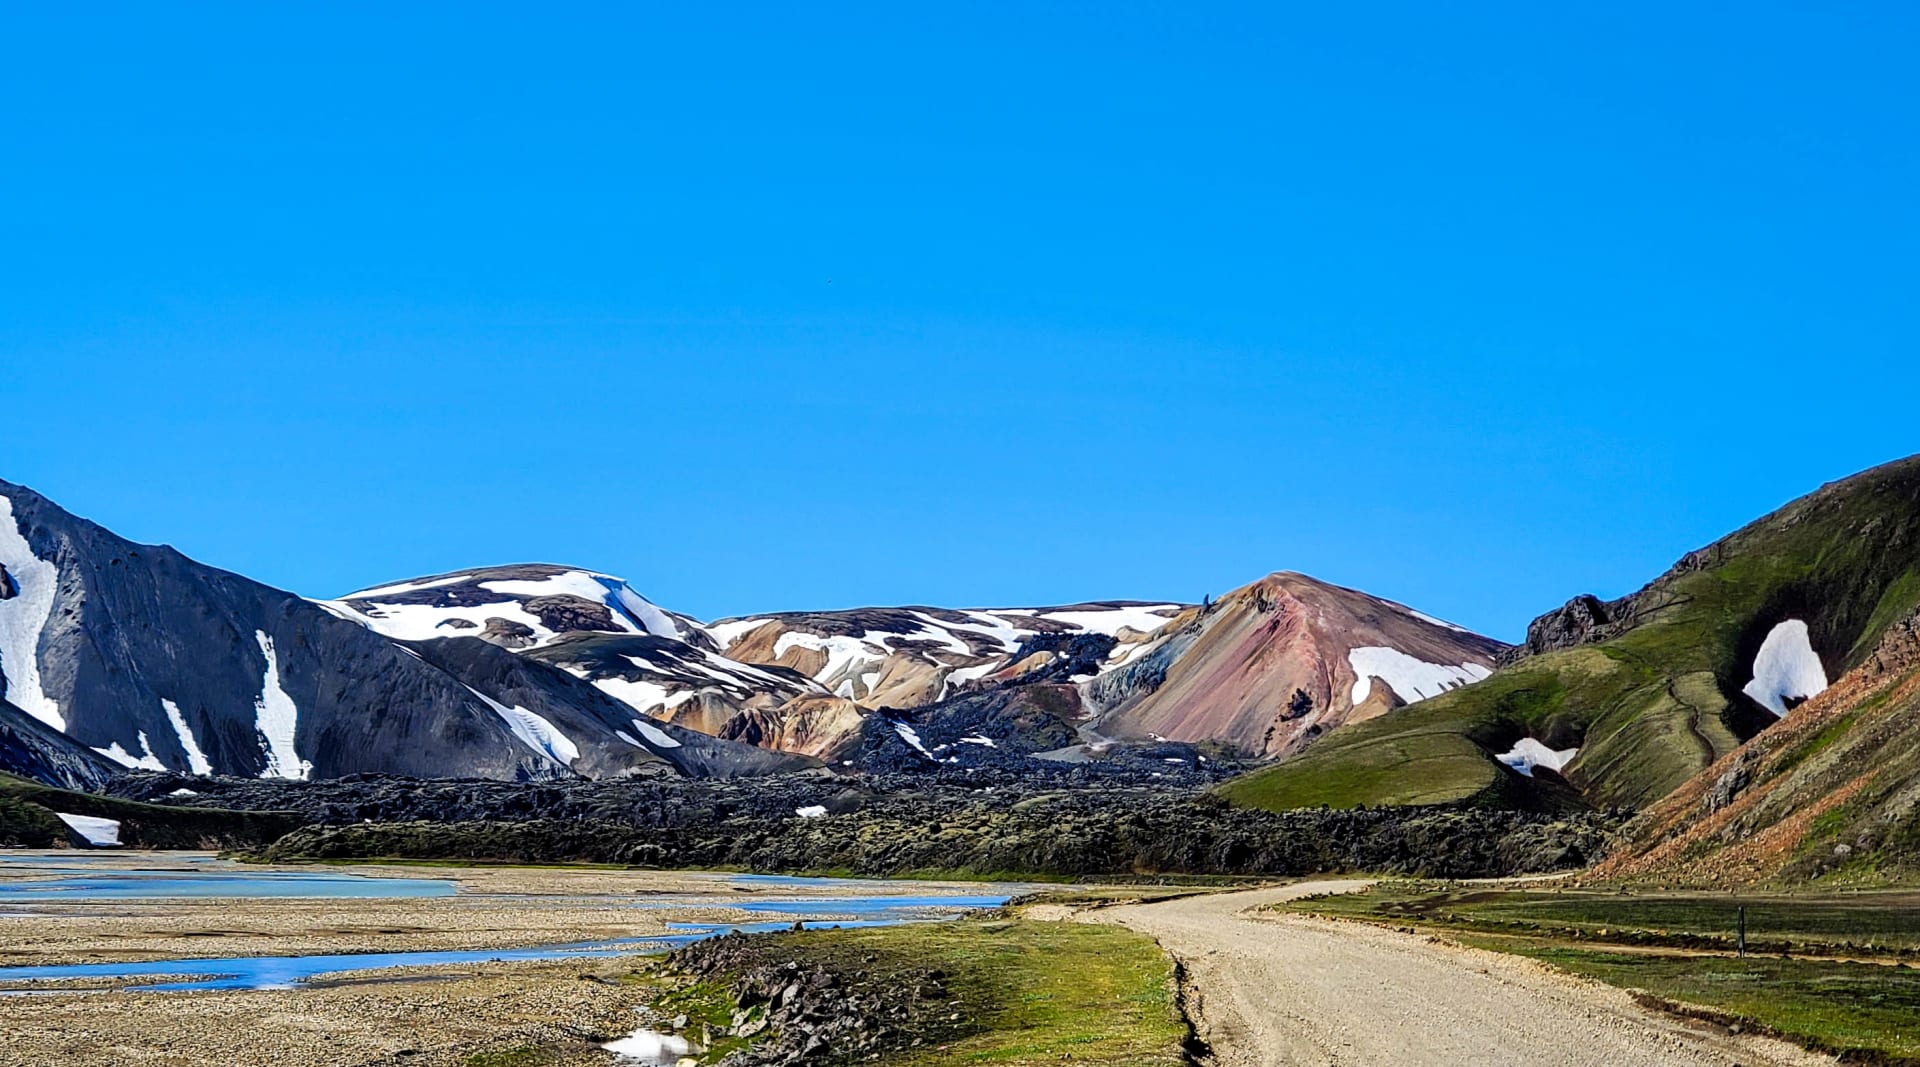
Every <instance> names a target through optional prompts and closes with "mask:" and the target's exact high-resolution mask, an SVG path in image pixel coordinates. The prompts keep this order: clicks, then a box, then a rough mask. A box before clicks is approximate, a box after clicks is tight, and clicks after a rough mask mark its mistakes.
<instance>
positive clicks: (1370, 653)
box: [1347, 645, 1493, 704]
mask: <svg viewBox="0 0 1920 1067" xmlns="http://www.w3.org/2000/svg"><path fill="white" fill-rule="evenodd" d="M1347 662H1348V663H1349V664H1352V666H1353V678H1354V680H1353V703H1355V704H1359V703H1360V702H1361V701H1363V700H1365V699H1367V694H1368V693H1371V692H1373V680H1374V679H1375V678H1379V679H1382V680H1383V681H1385V682H1386V683H1387V684H1388V685H1390V686H1392V687H1393V691H1394V692H1395V693H1397V694H1399V696H1400V699H1402V700H1404V701H1406V702H1407V703H1409V704H1413V703H1417V702H1419V701H1422V700H1425V699H1427V698H1428V697H1436V696H1439V695H1440V694H1441V693H1444V692H1446V691H1447V690H1449V689H1457V688H1459V687H1460V686H1463V685H1468V684H1471V683H1473V682H1477V681H1479V680H1480V679H1482V678H1485V677H1486V676H1487V675H1489V674H1492V673H1493V672H1492V671H1491V670H1489V669H1487V668H1486V667H1483V666H1481V665H1480V664H1478V663H1462V664H1458V665H1456V666H1448V665H1447V664H1444V663H1428V662H1427V661H1426V660H1423V659H1417V658H1415V657H1413V656H1409V655H1407V654H1406V653H1405V652H1402V651H1400V650H1399V649H1397V648H1387V647H1384V646H1381V645H1367V646H1363V647H1361V648H1356V649H1352V650H1350V651H1349V652H1348V653H1347Z"/></svg>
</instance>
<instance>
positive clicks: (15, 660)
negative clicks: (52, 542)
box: [0, 496, 67, 730]
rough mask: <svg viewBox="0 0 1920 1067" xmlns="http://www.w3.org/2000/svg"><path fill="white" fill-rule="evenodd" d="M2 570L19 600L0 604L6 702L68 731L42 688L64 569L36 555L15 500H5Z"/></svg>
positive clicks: (0, 505) (1, 505) (0, 528)
mask: <svg viewBox="0 0 1920 1067" xmlns="http://www.w3.org/2000/svg"><path fill="white" fill-rule="evenodd" d="M0 565H3V566H5V567H6V568H7V573H8V574H11V575H13V580H14V584H16V585H18V586H19V587H20V591H19V593H18V595H16V596H13V597H10V598H8V599H6V600H0V672H4V673H5V675H6V679H7V699H8V700H10V701H12V702H13V703H14V704H15V705H16V706H18V707H19V708H20V710H21V711H24V712H26V713H27V714H29V715H31V716H33V717H34V718H36V719H39V720H40V721H41V722H44V723H46V724H47V725H48V726H51V727H53V728H54V729H56V730H65V729H66V728H67V718H66V716H65V715H62V714H61V713H60V705H59V704H57V703H55V702H54V700H53V698H52V697H49V696H48V695H47V694H46V691H45V690H44V689H43V688H41V682H40V634H41V632H42V631H44V630H45V629H46V628H47V619H48V618H50V617H51V616H52V615H53V594H54V591H55V586H56V585H57V584H58V582H59V578H60V569H59V568H58V567H55V566H54V565H53V564H52V563H51V562H49V561H47V560H44V559H41V558H40V557H38V556H36V555H34V554H33V548H32V546H30V545H28V544H27V536H26V531H24V530H22V529H20V526H19V524H18V522H16V521H15V519H14V517H13V500H12V499H11V498H9V497H6V496H0Z"/></svg>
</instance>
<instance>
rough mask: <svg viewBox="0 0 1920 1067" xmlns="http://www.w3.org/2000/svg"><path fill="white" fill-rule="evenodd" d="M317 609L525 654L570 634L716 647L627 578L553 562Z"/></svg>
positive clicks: (392, 630) (395, 589)
mask: <svg viewBox="0 0 1920 1067" xmlns="http://www.w3.org/2000/svg"><path fill="white" fill-rule="evenodd" d="M319 603H320V604H321V606H323V607H325V608H327V609H329V610H331V611H333V612H334V613H335V614H338V615H339V616H341V617H342V618H345V619H350V620H352V621H355V622H358V623H361V624H362V625H365V626H367V627H369V628H371V629H374V630H378V631H379V632H381V633H383V634H385V635H387V636H388V637H392V638H395V639H397V640H401V641H429V640H432V639H433V638H436V637H478V638H480V639H481V640H482V641H486V642H488V643H490V644H495V645H499V646H500V647H502V648H511V649H523V648H532V647H535V646H537V645H541V644H544V643H546V642H549V641H552V640H554V639H555V638H557V637H559V636H560V635H562V634H566V633H573V632H576V631H597V632H601V633H628V634H652V635H654V636H656V637H666V638H671V639H673V640H675V641H688V640H691V641H693V642H695V643H697V644H700V645H702V646H703V647H709V648H710V647H711V642H709V641H706V640H705V635H704V634H703V633H702V632H701V628H700V624H699V623H697V622H695V621H693V620H692V619H689V618H686V617H685V616H679V615H674V614H673V613H672V612H668V611H663V610H661V609H660V608H659V607H657V606H655V605H654V603H653V602H652V601H650V600H648V599H647V598H646V597H643V596H641V595H640V594H639V593H636V592H634V591H633V588H632V587H631V586H629V585H627V583H626V582H624V581H622V580H621V579H619V578H615V577H613V576H612V575H607V574H598V573H595V572H593V571H586V570H579V569H577V568H573V567H557V566H554V565H553V564H550V563H523V564H519V565H517V566H510V567H478V568H472V569H469V570H464V571H457V572H454V573H450V574H437V575H433V576H431V577H427V578H414V579H411V580H408V581H404V582H396V583H394V584H392V585H383V586H379V587H378V588H374V589H363V590H361V591H360V592H357V593H348V594H347V595H346V596H343V597H341V598H340V599H338V600H326V601H319Z"/></svg>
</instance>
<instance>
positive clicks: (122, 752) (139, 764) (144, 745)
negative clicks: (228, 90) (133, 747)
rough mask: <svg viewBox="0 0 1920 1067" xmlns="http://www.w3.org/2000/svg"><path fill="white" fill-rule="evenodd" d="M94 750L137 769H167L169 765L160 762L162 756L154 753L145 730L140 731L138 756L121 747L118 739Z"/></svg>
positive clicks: (122, 764)
mask: <svg viewBox="0 0 1920 1067" xmlns="http://www.w3.org/2000/svg"><path fill="white" fill-rule="evenodd" d="M94 751H95V752H98V753H100V754H101V755H102V756H105V757H107V758H108V759H110V760H112V761H113V762H115V763H118V764H120V765H121V766H122V767H132V768H134V769H135V770H141V771H164V770H166V769H167V765H166V764H164V763H162V762H160V757H159V756H156V755H154V754H153V744H152V742H150V741H148V740H147V732H146V731H145V730H142V731H140V755H138V756H136V755H134V754H133V753H131V752H128V751H127V750H126V749H124V748H121V747H120V742H118V741H115V742H113V743H112V744H110V745H108V746H107V747H105V748H95V749H94Z"/></svg>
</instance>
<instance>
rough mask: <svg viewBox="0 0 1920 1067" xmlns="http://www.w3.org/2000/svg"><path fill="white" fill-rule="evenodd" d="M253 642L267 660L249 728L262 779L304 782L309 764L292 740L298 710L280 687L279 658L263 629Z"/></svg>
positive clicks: (271, 639)
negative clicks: (262, 765) (262, 762)
mask: <svg viewBox="0 0 1920 1067" xmlns="http://www.w3.org/2000/svg"><path fill="white" fill-rule="evenodd" d="M253 639H254V640H255V641H257V642H259V644H260V654H261V655H263V656H265V657H266V658H267V673H266V676H265V677H264V678H262V679H261V680H260V696H259V698H258V699H256V700H255V701H254V702H253V729H254V732H255V733H257V734H258V735H259V736H260V751H262V752H264V753H266V756H267V769H266V770H264V771H261V772H260V777H262V778H290V779H292V780H294V781H297V782H304V781H306V780H307V776H308V775H310V774H312V773H313V764H312V763H309V762H308V761H306V760H303V759H301V758H300V753H298V752H297V751H295V750H294V747H293V738H294V734H295V733H296V732H297V730H298V727H299V724H300V709H299V708H297V707H295V706H294V704H293V698H292V697H290V696H288V695H287V691H286V690H285V689H282V688H281V687H280V659H279V657H278V656H276V655H274V651H273V638H271V637H268V636H267V632H266V631H265V630H255V631H254V632H253Z"/></svg>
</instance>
